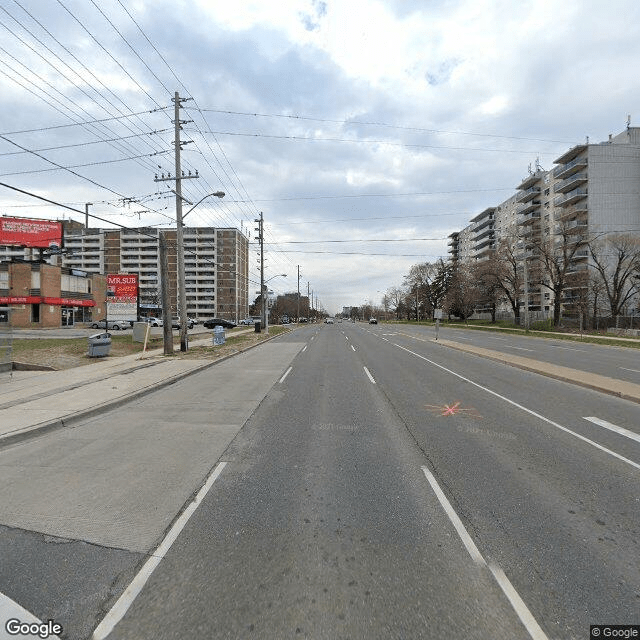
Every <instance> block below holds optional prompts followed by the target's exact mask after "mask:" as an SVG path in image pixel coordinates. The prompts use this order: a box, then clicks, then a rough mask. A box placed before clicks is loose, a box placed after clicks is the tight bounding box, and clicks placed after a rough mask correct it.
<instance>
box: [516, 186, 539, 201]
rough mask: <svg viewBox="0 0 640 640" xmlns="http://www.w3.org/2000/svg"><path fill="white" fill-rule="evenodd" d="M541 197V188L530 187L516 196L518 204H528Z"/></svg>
mask: <svg viewBox="0 0 640 640" xmlns="http://www.w3.org/2000/svg"><path fill="white" fill-rule="evenodd" d="M539 195H540V187H530V188H529V189H525V190H524V191H521V192H520V193H518V194H517V195H516V202H528V201H529V200H533V198H535V197H536V196H539Z"/></svg>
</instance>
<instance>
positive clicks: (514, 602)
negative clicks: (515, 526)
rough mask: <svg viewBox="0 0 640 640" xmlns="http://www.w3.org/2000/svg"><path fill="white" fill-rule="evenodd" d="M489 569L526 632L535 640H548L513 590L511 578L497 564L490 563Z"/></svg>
mask: <svg viewBox="0 0 640 640" xmlns="http://www.w3.org/2000/svg"><path fill="white" fill-rule="evenodd" d="M489 569H490V571H491V573H492V574H493V577H494V578H495V579H496V582H497V583H498V584H499V585H500V588H501V589H502V591H503V593H504V595H505V596H507V598H508V599H509V602H510V603H511V606H512V607H513V609H514V611H515V612H516V613H517V614H518V618H520V622H522V624H523V625H524V626H525V628H526V630H527V631H528V632H529V635H530V636H531V637H532V638H533V640H547V636H546V634H545V632H544V631H543V630H542V629H541V628H540V625H539V624H538V623H537V622H536V619H535V618H534V617H533V614H532V613H531V611H529V608H528V607H527V605H526V604H525V603H524V601H523V600H522V598H521V597H520V595H519V594H518V592H517V591H516V590H515V589H514V588H513V585H512V584H511V582H510V581H509V578H507V576H506V575H505V574H504V571H503V570H502V569H501V568H500V567H499V566H498V565H496V564H493V563H489Z"/></svg>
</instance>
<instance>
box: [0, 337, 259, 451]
mask: <svg viewBox="0 0 640 640" xmlns="http://www.w3.org/2000/svg"><path fill="white" fill-rule="evenodd" d="M252 332H253V329H247V330H246V331H242V332H237V333H235V334H234V336H237V335H242V334H244V333H252ZM211 342H212V337H211V334H208V335H207V336H206V337H205V336H203V337H202V339H195V340H191V342H190V346H192V347H193V346H197V345H207V346H210V345H211ZM258 344H261V343H258ZM221 360H223V359H217V360H209V359H202V360H200V359H182V358H180V357H179V355H178V356H176V357H173V358H165V357H164V356H163V350H162V349H154V350H152V351H147V352H145V353H144V354H133V355H129V356H123V357H119V358H107V359H96V362H95V363H92V364H88V365H85V366H82V367H75V368H72V369H65V370H64V371H14V372H12V373H9V372H5V373H2V374H0V447H2V446H7V445H10V444H13V443H15V442H19V441H21V440H24V439H26V438H29V437H33V436H35V435H40V434H41V433H44V432H45V431H49V430H53V429H58V428H61V427H64V426H69V425H70V424H72V423H73V422H77V421H79V420H82V419H85V418H88V417H90V416H92V415H96V414H99V413H101V412H103V411H106V410H107V409H110V408H114V407H117V406H119V405H121V404H125V403H126V402H129V401H131V400H133V399H135V398H137V397H140V396H142V395H144V394H146V393H149V392H150V391H153V390H154V389H158V388H160V387H162V386H165V385H169V384H172V383H174V382H175V381H177V380H180V379H182V378H184V377H186V376H188V375H191V374H194V373H197V372H198V371H202V370H203V369H206V368H208V367H211V366H213V365H215V364H217V363H219V362H221Z"/></svg>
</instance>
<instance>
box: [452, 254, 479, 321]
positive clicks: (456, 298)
mask: <svg viewBox="0 0 640 640" xmlns="http://www.w3.org/2000/svg"><path fill="white" fill-rule="evenodd" d="M480 300H482V291H481V290H480V288H479V286H478V280H477V277H476V276H475V274H474V273H473V271H472V269H471V268H470V267H469V265H464V264H463V265H459V266H458V267H457V269H456V270H455V271H454V273H453V275H452V276H451V281H450V283H449V287H448V289H447V293H446V296H445V298H444V305H443V306H444V308H445V309H446V311H447V313H448V314H449V315H455V316H459V317H460V318H462V320H465V321H466V320H467V318H469V316H471V315H472V314H473V311H474V309H475V307H476V305H477V304H478V302H479V301H480Z"/></svg>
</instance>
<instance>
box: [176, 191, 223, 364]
mask: <svg viewBox="0 0 640 640" xmlns="http://www.w3.org/2000/svg"><path fill="white" fill-rule="evenodd" d="M178 184H179V183H178ZM180 191H181V189H178V192H176V205H177V206H176V245H177V247H176V248H177V254H178V255H177V258H178V316H179V317H180V351H183V352H184V351H186V350H187V291H186V289H185V286H186V285H185V275H184V236H183V233H182V227H183V226H184V225H183V223H182V221H183V220H184V219H185V218H186V217H187V216H188V215H189V214H190V213H191V212H192V211H193V210H194V209H195V208H196V207H197V206H198V205H199V204H200V203H201V202H202V201H203V200H206V199H207V198H209V197H211V196H216V197H218V198H224V192H223V191H216V192H215V193H208V194H207V195H206V196H205V197H204V198H201V199H200V200H199V201H198V202H196V203H195V204H194V205H193V207H191V209H189V211H187V213H185V214H184V215H182V194H181V193H180ZM167 321H168V322H171V318H165V322H167Z"/></svg>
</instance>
